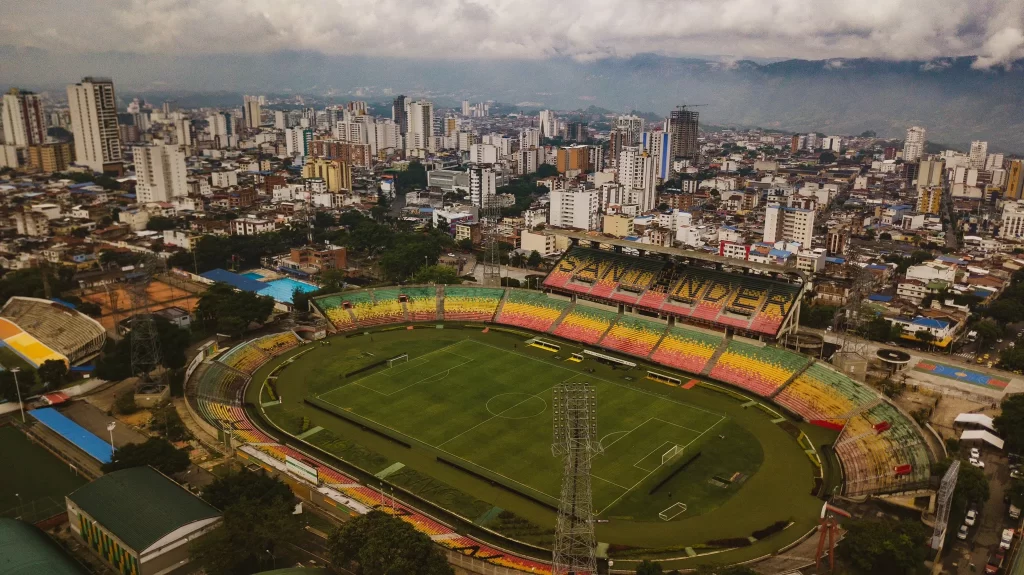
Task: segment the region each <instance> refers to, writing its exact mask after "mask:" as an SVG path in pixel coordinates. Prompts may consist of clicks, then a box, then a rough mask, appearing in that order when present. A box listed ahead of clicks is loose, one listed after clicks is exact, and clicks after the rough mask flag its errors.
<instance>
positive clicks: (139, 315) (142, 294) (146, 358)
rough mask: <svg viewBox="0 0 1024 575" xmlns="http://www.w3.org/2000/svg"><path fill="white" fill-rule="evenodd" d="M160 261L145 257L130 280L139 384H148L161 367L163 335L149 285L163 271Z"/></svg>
mask: <svg viewBox="0 0 1024 575" xmlns="http://www.w3.org/2000/svg"><path fill="white" fill-rule="evenodd" d="M162 263H163V262H161V261H160V259H159V258H156V257H153V256H148V255H147V256H143V257H142V258H141V259H140V260H139V263H137V264H136V265H135V269H134V270H132V272H131V273H130V274H129V276H128V277H127V285H126V287H127V289H128V295H129V297H130V298H131V303H132V317H131V323H130V324H129V326H130V328H131V347H132V375H134V376H136V377H138V378H139V382H140V383H142V382H148V381H151V379H150V372H152V371H153V370H154V369H156V367H157V366H158V365H160V336H159V335H158V334H157V330H156V322H155V321H154V320H153V314H152V313H151V312H150V309H149V306H150V303H151V302H150V301H149V286H150V284H151V283H152V282H153V278H154V277H155V276H156V275H157V274H158V273H159V272H160V270H161V269H162Z"/></svg>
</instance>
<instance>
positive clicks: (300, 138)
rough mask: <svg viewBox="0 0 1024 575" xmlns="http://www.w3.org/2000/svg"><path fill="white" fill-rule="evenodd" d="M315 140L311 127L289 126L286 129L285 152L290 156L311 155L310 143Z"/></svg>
mask: <svg viewBox="0 0 1024 575" xmlns="http://www.w3.org/2000/svg"><path fill="white" fill-rule="evenodd" d="M312 141H313V130H312V129H311V128H288V129H287V130H285V131H284V146H285V152H286V153H287V154H288V155H289V156H296V155H298V156H302V157H306V156H308V155H310V143H311V142H312Z"/></svg>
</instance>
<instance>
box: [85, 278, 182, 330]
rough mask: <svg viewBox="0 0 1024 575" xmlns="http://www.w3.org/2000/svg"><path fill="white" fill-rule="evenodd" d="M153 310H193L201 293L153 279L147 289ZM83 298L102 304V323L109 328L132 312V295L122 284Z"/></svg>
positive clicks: (112, 327) (99, 319)
mask: <svg viewBox="0 0 1024 575" xmlns="http://www.w3.org/2000/svg"><path fill="white" fill-rule="evenodd" d="M146 293H147V295H148V296H149V301H150V302H152V304H151V305H150V306H149V309H150V310H151V311H159V310H162V309H166V308H169V307H180V308H183V309H186V310H188V311H193V310H194V309H195V307H196V306H197V305H198V304H199V294H196V293H193V292H191V291H188V290H186V289H182V288H180V287H177V286H172V285H169V284H167V283H164V282H162V281H159V280H153V281H152V282H151V283H150V284H149V287H148V288H147V289H146ZM81 298H82V299H83V300H85V301H89V302H92V303H94V304H97V305H99V306H100V310H101V311H100V313H101V314H102V315H101V317H99V318H98V321H99V322H100V324H102V325H103V327H104V328H106V329H107V330H110V331H113V330H114V327H115V324H116V323H117V322H119V321H122V320H124V319H126V318H127V317H129V316H130V315H131V312H132V300H131V295H130V294H129V293H128V291H127V290H125V289H124V287H123V286H121V285H116V284H115V285H111V286H108V287H107V289H102V288H100V289H98V291H94V292H92V293H89V294H83V295H82V296H81Z"/></svg>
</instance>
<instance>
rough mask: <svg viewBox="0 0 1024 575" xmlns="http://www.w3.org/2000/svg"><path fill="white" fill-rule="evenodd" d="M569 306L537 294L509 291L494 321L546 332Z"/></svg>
mask: <svg viewBox="0 0 1024 575" xmlns="http://www.w3.org/2000/svg"><path fill="white" fill-rule="evenodd" d="M569 305H571V304H569V302H567V301H562V300H557V299H554V298H550V297H548V296H546V295H544V294H542V293H539V292H534V291H527V290H517V289H510V290H509V292H508V297H507V298H505V304H504V305H503V306H501V313H500V314H499V315H498V318H497V319H496V320H495V321H497V322H498V323H503V324H506V325H515V326H519V327H525V328H527V329H532V330H534V331H547V330H549V329H551V325H552V324H554V323H555V321H556V320H557V319H558V318H559V317H560V316H561V315H562V312H563V311H565V308H567V307H569Z"/></svg>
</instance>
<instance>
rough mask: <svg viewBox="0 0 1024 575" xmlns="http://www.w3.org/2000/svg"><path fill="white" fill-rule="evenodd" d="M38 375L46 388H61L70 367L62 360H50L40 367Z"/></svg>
mask: <svg viewBox="0 0 1024 575" xmlns="http://www.w3.org/2000/svg"><path fill="white" fill-rule="evenodd" d="M36 373H37V374H38V376H39V381H41V382H43V385H45V386H46V387H60V386H61V384H62V383H64V379H65V378H66V377H67V375H68V366H67V364H65V363H64V362H63V361H62V360H59V359H48V360H46V361H44V362H43V364H42V365H40V366H39V369H38V370H37V371H36Z"/></svg>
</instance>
